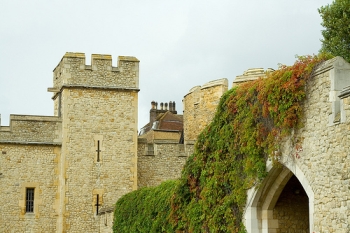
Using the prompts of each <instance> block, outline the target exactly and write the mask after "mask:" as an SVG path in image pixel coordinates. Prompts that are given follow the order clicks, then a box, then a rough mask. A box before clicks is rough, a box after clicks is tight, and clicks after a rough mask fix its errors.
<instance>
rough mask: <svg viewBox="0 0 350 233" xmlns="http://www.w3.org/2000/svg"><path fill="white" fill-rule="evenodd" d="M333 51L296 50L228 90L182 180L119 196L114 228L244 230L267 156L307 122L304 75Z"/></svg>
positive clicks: (277, 151) (272, 156) (274, 155)
mask: <svg viewBox="0 0 350 233" xmlns="http://www.w3.org/2000/svg"><path fill="white" fill-rule="evenodd" d="M329 58H330V56H329V55H324V54H321V55H318V56H303V57H298V59H297V61H296V62H295V63H294V65H292V66H284V65H281V66H280V67H279V69H278V70H276V71H274V72H271V73H268V74H267V78H264V79H258V80H255V81H251V82H247V83H244V84H241V85H239V86H237V87H235V88H232V89H231V90H229V91H227V92H226V93H225V94H224V95H223V96H222V98H221V100H220V103H219V105H218V108H217V111H216V114H215V116H214V119H213V121H212V122H211V123H210V124H209V125H208V126H207V127H206V128H205V129H204V130H203V131H202V132H201V134H200V135H199V136H198V139H197V142H196V145H195V150H194V153H193V154H192V155H191V156H190V157H189V158H188V160H187V162H186V164H185V166H184V169H183V171H182V175H181V178H180V180H179V181H177V183H176V182H174V181H170V182H165V183H162V184H161V185H160V186H158V187H155V188H144V189H141V190H137V191H134V192H132V193H129V194H127V195H125V196H123V197H122V198H121V199H119V200H118V202H117V204H116V210H115V217H114V226H113V229H114V232H186V233H187V232H188V233H189V232H191V233H196V232H218V233H220V232H239V233H242V232H245V228H244V225H243V223H242V217H243V208H244V206H245V203H246V198H247V190H248V189H250V188H252V187H254V186H256V185H259V183H260V182H261V181H262V179H263V178H264V177H265V176H266V167H265V164H266V160H267V159H271V160H272V161H277V160H278V156H279V155H280V148H279V146H278V145H279V144H280V142H281V140H282V139H283V138H284V137H285V136H287V135H289V133H290V132H291V131H292V130H293V129H295V128H298V127H301V126H302V125H301V121H300V119H301V118H302V116H303V109H302V105H303V100H304V99H305V97H306V91H305V90H306V84H307V81H308V79H309V77H310V75H311V74H312V71H313V69H314V67H315V66H316V65H317V64H318V63H320V62H322V61H324V60H327V59H329Z"/></svg>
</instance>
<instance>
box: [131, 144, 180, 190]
mask: <svg viewBox="0 0 350 233" xmlns="http://www.w3.org/2000/svg"><path fill="white" fill-rule="evenodd" d="M148 146H152V147H153V151H154V153H153V154H152V153H148V152H147V150H148ZM186 159H187V156H185V154H184V147H183V144H178V141H173V142H170V141H168V142H165V140H164V141H162V142H161V141H159V142H152V143H147V141H146V140H145V139H139V142H138V165H137V167H138V171H137V173H138V187H139V188H142V187H150V186H157V185H159V184H160V183H161V182H163V181H166V180H170V179H176V178H179V177H180V175H181V171H182V168H183V166H184V164H185V162H186Z"/></svg>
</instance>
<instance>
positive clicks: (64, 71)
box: [0, 53, 350, 233]
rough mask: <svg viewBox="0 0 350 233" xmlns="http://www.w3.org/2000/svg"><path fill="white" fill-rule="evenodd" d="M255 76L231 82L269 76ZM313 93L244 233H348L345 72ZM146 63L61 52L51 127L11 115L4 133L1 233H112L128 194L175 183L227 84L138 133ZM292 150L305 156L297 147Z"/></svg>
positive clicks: (196, 94)
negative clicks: (117, 210) (141, 72)
mask: <svg viewBox="0 0 350 233" xmlns="http://www.w3.org/2000/svg"><path fill="white" fill-rule="evenodd" d="M264 72H265V71H264V70H261V69H255V70H248V71H247V72H245V73H244V75H242V76H238V77H237V78H236V80H235V81H234V83H233V86H234V85H239V83H241V82H245V81H249V80H253V79H256V78H258V77H261V76H263V73H264ZM313 76H314V77H313V78H312V79H311V83H310V84H309V85H308V87H307V88H308V89H307V99H306V101H305V103H304V104H305V106H304V108H305V109H306V110H305V118H304V120H303V121H304V122H303V123H304V127H303V128H302V129H299V130H296V131H295V132H294V133H293V135H292V136H291V138H290V139H289V140H286V141H284V142H283V144H282V145H281V148H282V151H283V153H282V156H281V158H280V164H281V166H272V165H271V164H270V163H269V162H268V163H267V168H268V171H269V173H268V176H267V177H266V179H265V180H264V181H263V183H262V184H261V185H260V186H259V187H256V188H253V189H251V190H248V201H247V205H246V211H245V216H244V218H245V226H246V228H247V231H248V232H286V230H288V229H289V230H294V232H344V233H345V232H348V231H349V230H350V225H349V222H350V195H349V193H350V186H349V185H350V177H349V174H350V153H349V151H350V141H349V139H350V136H349V135H348V130H349V125H350V87H349V86H350V64H348V63H347V62H346V61H344V60H343V59H342V58H340V57H336V58H334V59H331V60H329V61H327V62H324V63H323V64H322V65H320V66H319V67H318V68H317V69H316V70H315V72H314V74H313ZM138 83H139V60H138V59H136V58H135V57H125V56H124V57H118V65H117V66H116V67H114V66H112V58H111V56H110V55H96V54H94V55H92V59H91V65H86V64H85V55H84V54H83V53H66V54H65V55H64V56H63V58H62V59H61V61H60V63H59V64H58V65H57V66H56V68H55V69H54V72H53V87H51V88H48V91H50V92H52V93H53V97H52V99H53V101H54V110H55V111H54V116H24V115H11V116H10V126H0V151H1V152H0V189H1V197H2V198H1V199H0V206H1V207H2V211H1V214H0V228H1V230H2V231H3V232H111V227H112V217H113V207H114V204H115V202H116V201H117V200H118V198H120V197H121V196H122V195H124V194H126V193H128V192H130V191H132V190H135V189H138V188H141V187H145V186H154V185H158V184H160V183H161V182H162V181H164V180H167V179H173V178H176V177H179V176H180V173H181V169H182V167H183V165H184V163H185V161H186V159H187V157H188V155H190V154H191V153H192V152H193V147H194V143H195V141H196V138H197V136H198V134H199V132H200V131H201V130H202V129H203V128H204V127H205V126H206V125H207V124H208V123H209V122H210V121H211V119H212V117H213V115H214V113H215V109H216V106H217V104H218V102H219V99H220V97H221V96H222V94H223V93H224V92H226V91H227V89H228V81H227V79H220V80H215V81H212V82H209V83H206V84H204V85H203V86H196V87H193V88H192V89H190V91H189V93H187V94H186V95H185V96H184V99H183V105H184V113H183V115H179V114H177V111H176V104H175V102H172V101H170V102H169V103H160V105H159V108H158V103H157V102H154V101H152V103H151V109H150V122H149V123H148V124H147V125H145V126H144V127H143V128H142V129H141V131H140V133H139V135H138V132H137V120H138V119H137V114H138V112H137V111H138V92H139V84H138ZM296 139H297V145H298V147H295V143H291V141H293V140H294V141H295V140H296Z"/></svg>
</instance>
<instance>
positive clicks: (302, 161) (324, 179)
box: [282, 57, 350, 232]
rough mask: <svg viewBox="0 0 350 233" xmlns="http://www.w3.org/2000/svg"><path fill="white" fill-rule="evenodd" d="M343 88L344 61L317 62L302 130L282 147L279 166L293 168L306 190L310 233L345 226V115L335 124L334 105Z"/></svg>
mask: <svg viewBox="0 0 350 233" xmlns="http://www.w3.org/2000/svg"><path fill="white" fill-rule="evenodd" d="M349 85H350V65H349V64H348V63H346V62H345V61H344V60H343V59H342V58H340V57H336V58H334V59H332V60H329V61H327V62H325V63H323V65H322V66H320V67H319V68H318V69H317V70H316V71H315V76H314V77H313V78H312V79H311V82H310V83H309V84H308V86H307V101H306V102H305V106H304V109H305V117H304V122H303V123H304V127H303V128H302V129H300V130H298V131H297V132H295V134H294V135H293V136H294V138H295V140H294V142H295V143H294V144H293V143H292V140H289V141H288V142H286V144H285V145H284V148H285V150H284V153H283V158H282V161H283V163H286V164H288V163H289V164H291V163H292V164H294V165H293V166H294V167H298V168H299V169H300V170H301V172H302V173H303V174H304V176H305V179H306V180H307V182H308V183H309V185H310V188H311V189H312V192H313V195H314V196H313V197H312V196H311V195H309V200H310V201H311V204H312V201H313V202H314V203H313V204H314V207H313V208H314V210H312V207H311V211H314V213H313V216H312V217H313V224H314V229H310V230H314V231H315V232H347V231H348V229H349V228H350V225H349V219H348V216H350V196H349V184H350V177H349V174H350V143H349V142H350V141H349V140H348V139H349V135H348V130H349V126H350V121H349V119H350V116H349V117H348V116H346V119H347V120H346V119H340V120H339V121H337V119H336V118H335V116H336V115H337V111H338V112H340V109H336V108H335V107H334V105H335V102H337V101H339V99H338V97H337V95H334V94H335V93H337V92H338V93H339V92H340V90H341V89H342V88H344V87H346V86H349ZM344 108H348V106H346V104H345V106H344ZM293 166H291V167H293ZM294 172H296V171H294ZM301 183H302V181H301ZM307 191H309V190H307ZM310 193H311V191H310ZM310 196H311V197H310ZM313 198H314V200H312V199H313Z"/></svg>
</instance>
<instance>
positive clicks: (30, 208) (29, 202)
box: [26, 188, 34, 213]
mask: <svg viewBox="0 0 350 233" xmlns="http://www.w3.org/2000/svg"><path fill="white" fill-rule="evenodd" d="M26 212H27V213H33V212H34V188H27V190H26Z"/></svg>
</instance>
